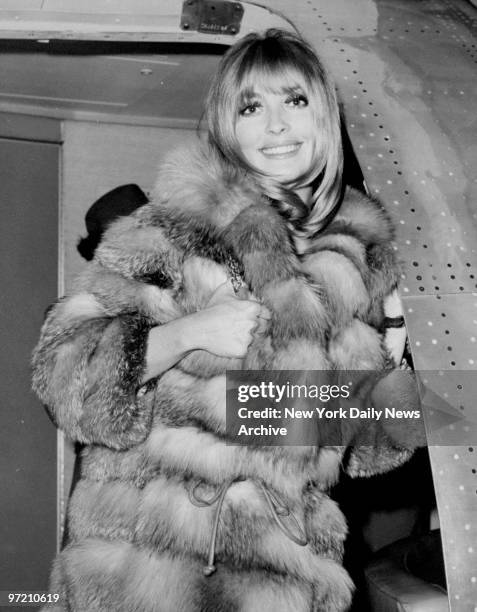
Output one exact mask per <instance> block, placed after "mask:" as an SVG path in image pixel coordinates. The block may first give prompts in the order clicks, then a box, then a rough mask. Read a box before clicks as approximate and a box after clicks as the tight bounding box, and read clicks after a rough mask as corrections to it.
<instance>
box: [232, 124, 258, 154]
mask: <svg viewBox="0 0 477 612" xmlns="http://www.w3.org/2000/svg"><path fill="white" fill-rule="evenodd" d="M252 124H253V122H252V121H247V120H244V119H242V120H241V121H238V123H237V125H236V126H235V138H236V139H237V142H238V145H239V147H240V148H241V150H242V152H243V153H245V152H246V151H247V149H251V148H254V147H255V144H256V142H257V139H258V132H257V129H256V126H255V128H254V126H253V125H252Z"/></svg>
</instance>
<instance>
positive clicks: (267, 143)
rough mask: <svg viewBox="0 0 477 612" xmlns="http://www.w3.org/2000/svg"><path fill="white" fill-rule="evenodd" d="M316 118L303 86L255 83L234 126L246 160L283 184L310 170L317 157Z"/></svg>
mask: <svg viewBox="0 0 477 612" xmlns="http://www.w3.org/2000/svg"><path fill="white" fill-rule="evenodd" d="M316 132H317V129H316V121H315V116H314V112H313V109H312V107H311V105H310V104H309V101H308V97H307V95H306V94H305V93H304V91H303V90H302V89H301V88H300V87H288V86H287V87H283V88H279V89H278V88H274V89H273V90H272V89H268V88H266V89H265V88H264V87H262V86H260V85H258V84H257V85H256V86H255V87H254V88H253V91H251V92H250V93H249V95H247V96H246V100H245V102H244V103H243V104H242V106H241V107H240V109H239V115H238V118H237V122H236V125H235V136H236V138H237V141H238V144H239V147H240V150H241V153H242V155H243V157H244V158H245V159H246V161H247V162H248V163H249V164H250V165H251V166H253V167H254V168H256V169H257V170H259V171H260V172H262V173H263V174H265V175H267V176H270V177H272V178H274V179H276V180H278V181H279V182H280V183H282V184H283V185H287V184H293V183H294V182H295V181H296V180H297V179H298V178H299V177H302V176H303V175H306V174H307V173H309V171H310V169H311V166H312V164H313V162H314V159H315V150H316Z"/></svg>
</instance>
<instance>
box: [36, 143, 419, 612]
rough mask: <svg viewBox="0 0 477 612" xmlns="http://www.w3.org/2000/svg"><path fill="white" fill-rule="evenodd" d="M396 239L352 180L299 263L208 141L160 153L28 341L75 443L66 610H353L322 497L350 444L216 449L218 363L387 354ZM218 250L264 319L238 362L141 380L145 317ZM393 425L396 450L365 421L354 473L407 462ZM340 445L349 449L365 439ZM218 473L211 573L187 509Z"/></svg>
mask: <svg viewBox="0 0 477 612" xmlns="http://www.w3.org/2000/svg"><path fill="white" fill-rule="evenodd" d="M392 234H393V231H392V227H391V224H390V222H389V219H388V217H387V215H386V213H385V212H384V211H383V209H382V208H381V206H380V205H379V204H377V203H376V202H374V201H372V200H370V199H368V198H366V197H364V196H363V195H360V194H358V193H357V192H355V191H352V190H349V191H348V192H347V193H346V195H345V199H344V201H343V203H342V205H341V208H340V210H339V212H338V214H337V215H336V217H335V218H334V220H333V221H332V222H331V223H330V224H329V226H328V227H327V228H326V229H325V230H324V231H323V232H321V233H320V234H319V235H317V236H316V238H315V239H314V240H313V241H310V242H309V243H308V244H307V245H306V250H305V252H304V253H302V254H300V256H298V255H297V254H296V249H295V246H294V244H293V243H292V239H291V237H290V232H289V228H288V225H287V223H286V221H285V220H284V219H283V218H282V217H281V216H280V214H279V213H278V212H277V210H276V209H275V208H274V207H273V206H272V204H270V202H268V201H266V200H264V199H263V197H262V196H261V195H260V193H259V191H258V189H257V187H256V185H254V183H253V182H252V181H251V179H250V178H249V177H248V176H246V175H244V174H243V173H239V172H235V171H232V170H230V169H228V168H227V169H224V168H223V166H222V164H221V163H220V161H219V160H218V159H217V158H216V157H214V155H213V154H212V153H211V152H210V151H206V150H200V149H199V150H192V151H190V150H189V151H179V152H174V153H173V154H172V156H171V158H170V159H168V160H166V162H165V163H164V164H163V166H162V167H161V170H160V174H159V179H158V182H157V186H156V189H155V195H154V199H153V201H152V202H151V203H150V204H148V205H145V206H143V207H142V208H140V209H139V210H138V211H137V212H136V213H135V214H134V215H132V216H130V217H127V218H122V219H120V220H119V221H117V222H116V223H115V224H114V225H113V226H111V228H110V229H109V230H108V231H107V233H106V234H105V237H104V240H103V242H102V243H101V245H100V246H99V248H98V250H97V254H96V259H95V261H94V262H92V263H91V264H90V265H89V267H88V269H87V270H86V272H85V273H84V274H83V276H82V277H81V278H80V279H79V281H78V285H77V287H78V289H77V292H76V293H74V294H73V295H71V296H69V297H66V298H63V299H62V300H60V301H59V302H58V304H57V305H56V306H55V307H54V308H53V309H52V310H51V312H50V313H49V316H48V318H47V320H46V322H45V324H44V327H43V330H42V335H41V339H40V342H39V344H38V346H37V348H36V351H35V354H34V360H33V363H34V388H35V390H36V392H37V393H38V394H39V396H40V397H41V399H42V400H43V402H44V403H45V404H46V405H47V406H48V410H49V411H50V414H51V415H52V418H53V420H54V421H55V423H56V424H57V425H58V426H59V427H61V428H62V429H63V430H64V431H65V432H66V433H67V435H68V436H69V437H70V438H72V439H73V440H76V441H79V442H82V443H83V444H86V448H85V450H84V453H83V457H82V479H81V481H80V482H79V484H78V485H77V487H76V489H75V491H74V494H73V497H72V499H71V502H70V507H69V532H70V543H69V544H68V546H67V547H66V548H65V549H64V550H63V551H62V552H61V553H60V555H59V556H58V558H57V559H56V561H55V565H54V569H53V573H52V582H51V590H52V591H55V592H60V593H61V594H62V597H63V600H64V602H65V604H64V608H63V609H65V610H66V609H68V610H72V611H74V612H80V611H81V612H86V611H87V612H95V611H97V612H99V611H101V612H109V611H110V612H113V611H114V612H121V611H124V612H133V611H137V612H149V611H150V612H179V611H184V612H205V611H209V612H220V611H224V612H225V611H227V612H231V611H235V610H236V611H241V612H254V611H259V610H260V611H261V612H263V611H270V612H271V611H272V610H273V612H290V610H293V611H294V612H311V611H327V612H338V611H343V610H346V609H347V608H348V606H349V604H350V601H351V594H352V584H351V581H350V579H349V577H348V576H347V574H346V572H345V571H344V570H343V568H342V567H341V564H340V562H341V557H342V552H343V541H344V539H345V536H346V525H345V521H344V519H343V516H342V514H341V512H340V510H339V508H338V507H337V506H336V505H335V503H334V502H332V501H331V500H330V499H329V498H328V497H327V495H326V490H327V489H328V487H329V486H331V485H332V484H333V483H334V482H336V479H337V478H338V474H339V470H340V464H341V461H342V459H343V456H344V447H336V448H319V447H318V445H316V446H313V447H268V448H267V447H249V446H230V445H228V444H227V439H226V430H225V392H224V389H225V377H224V372H225V369H226V368H227V367H229V368H241V367H243V368H247V369H254V368H256V369H288V370H290V369H327V368H330V369H331V368H334V369H355V370H358V369H359V370H363V369H364V370H372V369H378V370H380V369H382V368H384V367H388V366H389V365H390V364H389V359H388V357H387V355H386V352H385V349H384V345H383V342H382V336H381V334H380V332H379V331H378V330H379V325H380V323H381V322H382V317H383V312H382V301H383V298H384V296H385V295H386V294H388V293H389V292H390V291H391V290H392V289H393V288H394V287H395V285H396V283H397V277H398V271H397V267H396V264H395V261H394V255H393V252H392V250H391V248H390V246H389V243H390V240H391V239H392ZM230 257H232V258H233V259H234V260H235V261H236V262H237V263H238V265H239V267H240V269H241V271H242V275H243V278H244V280H245V283H246V284H247V285H248V287H249V289H250V290H251V291H252V292H253V293H254V294H255V296H256V297H257V298H259V299H261V300H262V301H263V302H264V303H265V304H266V305H267V307H268V308H269V310H270V311H271V313H272V319H271V323H270V325H269V326H268V327H267V328H266V329H263V330H261V332H260V333H259V334H257V335H256V338H255V339H254V341H253V342H252V345H251V346H250V350H249V352H248V354H247V356H246V358H245V359H244V360H242V361H237V360H227V359H224V358H221V357H216V356H213V355H211V354H209V353H207V352H205V351H195V352H194V353H192V354H191V355H189V356H188V357H187V358H185V359H184V360H183V361H182V362H180V363H179V364H177V366H176V367H175V368H172V369H171V370H169V371H167V372H166V373H164V374H163V375H162V376H161V377H159V378H158V379H157V380H154V381H151V382H150V383H148V384H147V385H144V386H141V383H140V381H141V378H142V375H143V372H144V368H145V364H144V354H145V348H146V342H147V334H148V331H149V329H150V328H151V327H152V326H154V325H158V324H163V323H166V322H167V321H170V320H173V319H175V318H178V317H180V316H183V315H184V314H187V313H190V312H194V311H196V310H198V309H200V308H203V307H204V306H205V305H206V304H207V301H208V300H209V298H210V296H211V295H212V293H213V292H214V290H215V289H216V288H217V287H218V286H219V285H220V284H222V283H223V282H224V280H226V279H227V278H228V276H229V268H228V266H227V261H228V260H229V259H230ZM386 391H387V390H386ZM381 395H382V394H381ZM376 397H377V398H378V399H379V397H380V395H379V393H376ZM402 397H404V398H406V397H407V396H406V395H405V394H403V395H402ZM403 401H405V399H404V400H403ZM307 427H308V424H307ZM298 433H299V432H298ZM401 433H402V432H400V437H399V440H398V442H399V444H398V443H396V442H394V441H393V438H392V434H389V433H386V432H382V431H381V430H379V429H378V428H377V427H376V429H374V430H373V447H372V448H368V449H367V450H363V449H360V448H357V449H356V451H355V452H353V451H351V452H349V453H348V454H349V464H348V466H349V469H350V471H351V473H353V474H355V475H358V474H359V475H370V474H373V473H377V472H380V471H384V470H387V469H391V468H392V467H395V466H397V465H399V464H400V463H401V462H402V461H404V460H405V459H406V458H407V457H408V456H409V451H407V450H406V449H405V448H403V440H402V435H401ZM368 434H369V432H368ZM319 435H320V432H318V431H317V432H316V440H318V438H319ZM367 439H368V440H369V438H367ZM383 440H384V442H385V444H383ZM349 442H350V443H353V444H357V443H359V432H356V431H353V436H351V435H350V436H349ZM229 479H231V480H235V482H234V483H233V484H232V485H231V486H230V488H229V489H228V491H227V494H226V496H225V500H224V505H223V509H222V511H221V513H220V520H219V525H218V533H217V542H216V558H217V561H218V563H219V568H218V571H217V572H216V574H214V575H213V576H211V577H210V578H205V577H204V576H203V573H202V568H203V566H204V564H205V562H206V555H207V548H208V545H209V541H210V537H211V533H212V529H213V522H214V514H215V506H213V507H197V506H196V505H193V504H192V503H191V502H190V501H189V498H188V491H189V489H190V487H191V486H194V485H196V484H197V483H200V487H201V495H203V496H204V497H210V496H211V495H213V493H214V492H215V491H216V490H217V487H219V486H221V485H222V484H223V483H224V482H225V481H226V480H229ZM259 481H263V482H265V483H266V485H267V487H268V489H269V490H270V491H273V492H275V494H277V495H278V496H279V498H281V499H282V500H284V502H285V503H286V504H287V506H288V507H289V509H290V510H291V511H292V512H293V514H294V516H295V517H296V518H297V520H298V521H299V522H300V524H301V525H303V526H304V527H305V530H306V533H307V536H308V540H309V543H308V545H307V546H305V547H301V546H299V545H297V544H295V543H294V542H292V541H291V540H290V539H289V538H288V537H287V536H285V535H284V534H283V532H282V531H281V530H280V529H279V528H278V526H277V524H276V522H275V521H274V518H273V516H272V514H271V512H270V510H269V507H268V505H267V501H266V499H265V497H264V493H263V491H262V489H261V488H260V486H258V484H257V483H258V482H259ZM57 609H59V608H57Z"/></svg>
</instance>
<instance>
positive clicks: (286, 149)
mask: <svg viewBox="0 0 477 612" xmlns="http://www.w3.org/2000/svg"><path fill="white" fill-rule="evenodd" d="M299 147H300V145H299V144H290V145H283V146H281V147H264V148H263V149H262V151H263V152H264V153H266V154H267V155H283V154H284V153H292V152H293V151H296V150H297V149H298V148H299Z"/></svg>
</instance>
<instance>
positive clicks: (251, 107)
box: [239, 101, 261, 117]
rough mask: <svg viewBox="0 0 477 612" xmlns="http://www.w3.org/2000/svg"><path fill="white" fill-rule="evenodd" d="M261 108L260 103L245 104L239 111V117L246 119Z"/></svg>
mask: <svg viewBox="0 0 477 612" xmlns="http://www.w3.org/2000/svg"><path fill="white" fill-rule="evenodd" d="M260 108H261V104H260V102H257V101H256V102H250V103H247V104H246V105H245V106H243V107H242V108H241V109H240V110H239V115H240V116H241V117H247V116H250V115H255V114H256V112H257V111H258V110H259V109H260Z"/></svg>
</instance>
